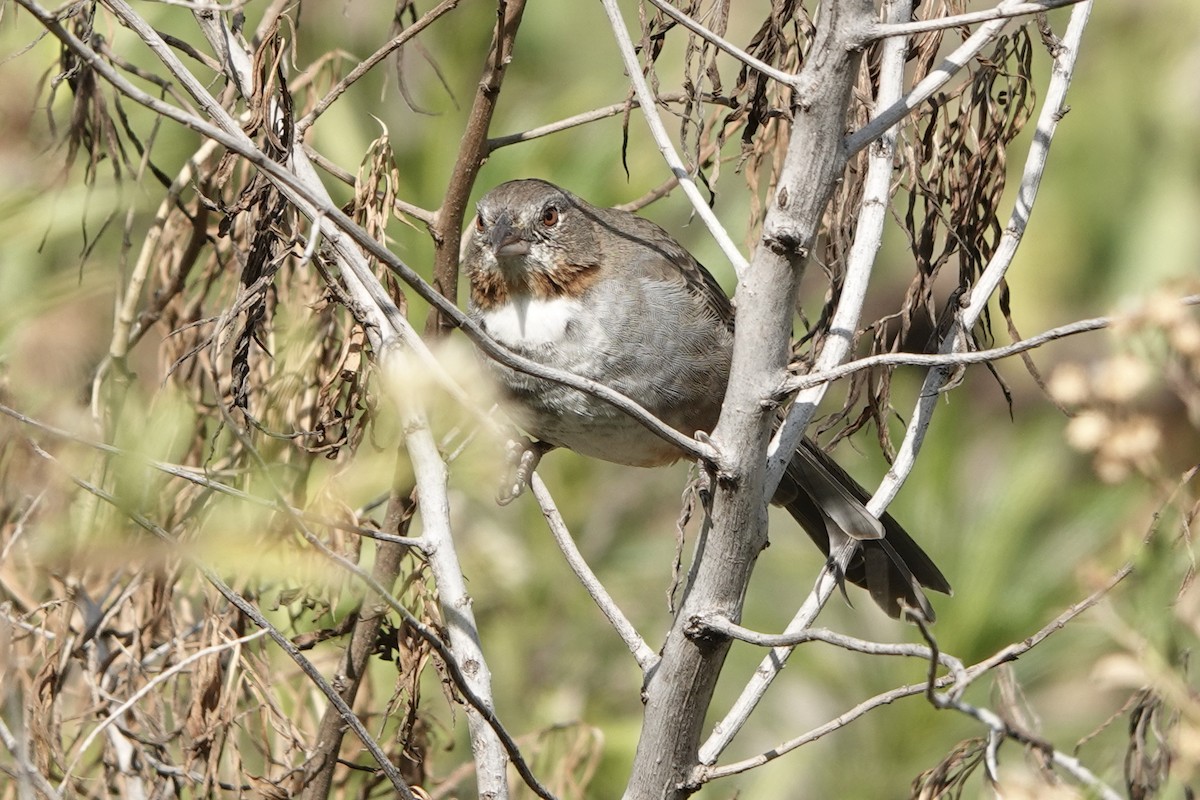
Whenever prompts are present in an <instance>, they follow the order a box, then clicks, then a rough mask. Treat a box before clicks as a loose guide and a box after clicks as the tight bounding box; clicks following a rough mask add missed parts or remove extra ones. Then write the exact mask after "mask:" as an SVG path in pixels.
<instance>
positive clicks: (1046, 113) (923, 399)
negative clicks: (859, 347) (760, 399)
mask: <svg viewBox="0 0 1200 800" xmlns="http://www.w3.org/2000/svg"><path fill="white" fill-rule="evenodd" d="M1091 11H1092V0H1085V2H1082V3H1080V4H1078V5H1076V6H1075V7H1074V9H1072V11H1071V20H1070V23H1069V24H1068V25H1067V31H1066V34H1065V36H1064V37H1063V40H1062V42H1061V46H1060V48H1059V50H1058V52H1057V53H1056V54H1055V56H1054V67H1053V73H1052V75H1051V77H1050V84H1049V86H1048V87H1047V90H1046V99H1045V100H1044V102H1043V105H1042V111H1041V113H1040V114H1039V115H1038V122H1037V128H1036V129H1035V131H1034V134H1033V140H1032V143H1031V144H1030V149H1029V155H1028V157H1027V158H1026V161H1025V169H1024V172H1023V174H1022V177H1021V184H1020V186H1019V187H1018V189H1017V199H1016V203H1015V204H1014V208H1013V211H1012V214H1011V215H1010V216H1009V220H1008V225H1007V227H1006V228H1005V231H1004V235H1003V236H1001V237H1000V244H999V246H998V247H997V248H996V252H995V254H994V255H993V256H992V258H991V261H990V262H989V263H988V265H987V267H986V268H985V269H984V271H983V273H982V274H981V275H980V276H979V280H978V281H976V283H975V285H974V286H973V287H971V292H970V294H969V295H968V296H967V303H966V306H965V307H964V308H963V309H962V311H961V312H960V314H959V316H958V318H957V319H956V320H955V321H954V324H953V325H951V328H950V331H949V332H948V333H947V334H946V336H945V338H944V339H942V343H941V347H940V348H939V352H940V353H943V354H945V353H953V352H956V351H958V350H960V349H961V348H962V347H963V342H964V339H965V336H964V333H965V332H966V331H969V330H971V328H973V327H974V326H975V323H976V322H977V321H978V320H979V317H980V315H981V314H982V313H983V309H984V308H985V307H986V306H987V303H988V301H989V299H990V298H991V296H992V294H993V293H994V292H995V291H996V289H997V288H998V287H999V285H1000V282H1001V281H1002V280H1003V279H1004V275H1005V273H1006V272H1007V271H1008V267H1009V265H1010V264H1012V260H1013V256H1015V255H1016V252H1017V247H1018V245H1020V243H1021V238H1022V237H1023V236H1024V233H1025V226H1026V224H1027V223H1028V221H1029V214H1030V212H1031V211H1032V210H1033V204H1034V201H1035V200H1036V199H1037V191H1038V187H1039V186H1040V185H1041V181H1042V174H1043V172H1044V171H1045V168H1046V158H1047V156H1048V154H1049V151H1050V144H1051V143H1052V142H1053V141H1054V133H1055V131H1056V130H1057V128H1058V123H1059V120H1061V119H1062V117H1063V114H1064V113H1065V109H1066V94H1067V89H1068V87H1069V86H1070V85H1071V76H1072V74H1073V72H1074V69H1075V60H1076V58H1077V57H1078V55H1079V44H1080V41H1081V40H1082V38H1083V31H1084V28H1085V27H1086V26H1087V21H1088V16H1089V15H1090V14H1091ZM948 375H949V370H948V368H947V367H935V368H934V369H932V370H930V371H929V373H928V374H927V375H926V376H925V381H924V384H923V385H922V387H921V393H920V397H919V398H918V400H917V404H916V409H915V411H914V413H913V414H912V417H911V419H910V422H909V425H908V430H907V431H906V432H905V436H904V441H903V443H902V444H901V445H900V449H899V451H898V452H897V453H896V458H895V460H894V461H893V463H892V467H891V469H889V470H888V472H887V474H886V475H885V476H884V479H883V482H882V483H881V484H880V487H879V490H878V491H877V492H876V493H875V496H874V497H872V498H871V502H870V503H869V504H868V505H867V509H868V510H869V511H871V512H872V513H873V514H880V513H882V511H883V509H885V508H887V504H888V503H890V502H891V500H892V498H893V497H895V496H896V492H898V491H899V489H900V486H901V485H902V484H903V483H904V480H905V478H907V477H908V474H909V473H910V472H911V471H912V468H913V464H914V463H915V461H916V456H917V452H918V451H919V450H920V449H921V443H922V442H923V441H924V439H925V432H926V431H927V430H928V428H929V423H930V421H931V419H932V417H933V411H934V409H935V408H936V407H937V401H938V397H939V394H938V392H939V390H940V389H941V388H942V386H943V385H944V384H945V381H946V378H947V377H948Z"/></svg>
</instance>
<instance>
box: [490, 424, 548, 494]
mask: <svg viewBox="0 0 1200 800" xmlns="http://www.w3.org/2000/svg"><path fill="white" fill-rule="evenodd" d="M552 449H554V445H551V444H546V443H545V442H535V441H532V440H530V439H527V438H525V437H524V436H520V437H517V438H515V439H509V441H508V445H507V446H506V447H505V450H506V453H507V461H508V473H507V474H506V475H505V476H504V479H503V480H502V481H501V483H500V488H499V489H498V490H497V491H496V502H497V503H499V504H500V505H502V506H506V505H508V504H509V503H511V502H512V501H513V500H516V499H517V498H518V497H520V496H521V495H522V494H524V493H525V489H526V487H528V486H529V481H530V480H531V479H532V478H533V471H534V470H535V469H537V465H538V462H539V461H541V460H542V456H544V455H545V454H546V453H548V452H549V451H550V450H552Z"/></svg>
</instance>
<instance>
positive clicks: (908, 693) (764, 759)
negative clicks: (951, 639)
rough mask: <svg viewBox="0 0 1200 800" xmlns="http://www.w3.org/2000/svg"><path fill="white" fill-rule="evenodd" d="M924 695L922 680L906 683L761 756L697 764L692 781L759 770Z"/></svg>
mask: <svg viewBox="0 0 1200 800" xmlns="http://www.w3.org/2000/svg"><path fill="white" fill-rule="evenodd" d="M951 680H952V678H951V677H950V676H949V675H947V676H944V677H943V678H942V679H941V682H943V683H949V682H950V681H951ZM924 692H925V682H924V681H922V682H921V683H910V684H908V685H907V686H899V687H897V688H895V689H892V690H891V691H887V692H883V693H882V694H878V695H875V696H874V697H872V698H870V699H869V700H864V701H863V702H861V703H859V704H858V705H856V706H854V708H851V709H849V710H848V711H846V712H845V713H843V714H839V715H838V716H836V717H834V718H833V719H831V720H829V722H826V723H825V724H824V725H821V726H819V727H816V728H813V729H812V730H810V731H808V732H807V733H804V734H802V735H801V736H797V737H795V738H794V739H788V740H787V741H786V742H782V743H780V744H777V745H775V746H774V747H772V748H771V749H770V750H768V751H766V752H765V753H760V754H758V755H756V756H752V757H750V758H747V759H743V760H741V761H735V762H733V763H732V764H723V765H721V766H712V765H709V764H704V763H701V764H700V765H699V766H697V767H696V768H695V769H694V770H693V771H692V779H693V780H694V782H695V783H697V784H701V783H708V782H709V781H714V780H716V779H718V778H727V777H729V776H731V775H738V774H740V773H742V772H748V771H749V770H752V769H755V768H756V767H761V766H762V765H763V764H766V763H768V762H770V761H773V760H775V759H776V758H779V757H780V756H782V755H784V754H785V753H790V752H791V751H793V750H795V749H796V748H798V747H803V746H804V745H806V744H808V743H809V742H814V741H816V740H817V739H820V738H821V737H823V736H827V735H829V734H831V733H833V732H834V731H837V730H840V729H841V728H844V727H846V726H847V725H849V724H850V723H851V722H853V721H854V720H856V719H858V718H860V717H862V716H864V715H866V714H868V713H870V712H871V711H874V710H875V709H876V708H879V707H880V706H886V705H890V704H892V703H894V702H896V701H897V700H901V699H903V698H905V697H912V696H913V695H919V694H923V693H924Z"/></svg>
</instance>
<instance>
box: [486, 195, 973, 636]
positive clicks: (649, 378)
mask: <svg viewBox="0 0 1200 800" xmlns="http://www.w3.org/2000/svg"><path fill="white" fill-rule="evenodd" d="M473 225H474V228H473V230H472V231H471V232H470V235H469V238H468V241H467V243H466V247H465V250H464V269H465V272H466V274H467V276H468V277H469V279H470V282H471V294H470V316H471V318H472V319H474V320H475V321H476V322H477V323H478V324H479V325H480V327H481V328H482V329H483V330H484V331H486V332H487V334H488V335H489V336H491V337H492V338H493V339H495V340H496V341H498V342H500V343H501V344H504V345H505V346H507V347H508V348H510V349H511V350H513V351H515V352H516V353H518V354H520V355H522V356H524V357H526V358H528V359H530V360H532V361H536V362H539V363H541V364H545V365H547V366H550V367H556V368H558V369H562V370H566V371H568V372H572V373H575V374H576V375H580V376H582V377H585V378H590V379H592V380H595V381H598V382H600V383H603V384H605V385H607V386H609V387H611V388H613V389H615V390H617V391H619V392H621V393H622V394H624V395H626V396H628V397H630V398H632V399H633V400H636V401H637V402H638V403H640V404H641V405H642V406H643V407H644V408H646V409H647V410H649V411H650V412H652V413H653V414H654V415H655V416H657V417H658V418H659V419H661V420H662V421H663V422H665V423H666V424H668V425H670V426H671V427H673V428H675V429H676V430H678V431H680V432H682V433H684V434H686V435H688V436H692V435H694V434H695V433H696V432H697V431H705V432H711V431H712V429H713V427H714V426H715V425H716V423H717V417H718V415H719V413H720V410H721V402H722V400H723V399H724V396H725V388H726V386H727V384H728V382H729V365H730V358H731V353H732V348H733V325H734V313H733V307H732V305H731V303H730V302H729V298H728V297H726V295H725V293H724V291H722V289H721V287H720V286H719V285H718V284H717V282H716V280H715V279H714V278H713V277H712V275H710V274H709V272H708V271H707V270H705V269H704V267H703V266H701V265H700V264H699V263H698V262H697V261H696V259H694V258H693V257H692V256H691V254H690V253H688V251H687V250H685V249H684V248H683V247H682V246H681V245H680V244H679V243H678V242H676V241H675V240H674V239H673V238H671V236H670V235H669V234H668V233H667V232H666V231H664V230H663V229H662V228H660V227H659V226H657V225H655V224H654V223H652V222H650V221H649V220H646V219H643V218H642V217H639V216H637V215H635V214H631V213H629V212H627V211H620V210H617V209H612V208H597V207H596V206H593V205H591V204H590V203H588V202H586V201H585V200H582V199H581V198H579V197H576V196H575V195H574V194H571V193H570V192H568V191H566V190H565V189H561V188H559V187H558V186H555V185H554V184H552V183H548V182H546V181H542V180H533V179H527V180H517V181H510V182H508V183H504V184H501V185H500V186H497V187H496V188H495V189H493V190H491V191H490V192H488V193H487V194H486V195H484V197H483V198H482V199H480V201H479V204H478V213H477V214H476V217H475V220H474V223H473ZM489 365H490V367H491V370H492V371H493V372H494V374H495V375H496V377H497V378H498V381H499V384H500V386H501V388H502V391H503V393H504V395H505V396H506V398H507V401H508V405H509V411H510V413H511V414H512V416H513V418H514V419H515V421H516V422H517V423H518V424H519V425H520V426H521V427H523V428H524V429H525V431H526V432H527V433H529V434H530V435H532V436H534V437H536V438H537V439H538V440H539V441H540V442H541V443H543V444H542V445H541V447H542V448H544V449H549V447H551V446H556V447H566V448H568V449H571V450H574V451H575V452H577V453H582V454H583V455H587V456H592V457H594V458H600V459H604V460H606V461H612V462H616V463H618V464H628V465H632V466H641V467H653V466H658V465H663V464H670V463H673V462H675V461H677V460H678V459H679V458H680V457H681V455H682V453H681V452H680V451H679V450H678V449H677V448H676V447H675V446H673V445H671V444H670V443H668V442H666V441H665V440H663V439H661V438H659V437H657V436H655V435H653V434H652V433H650V432H649V431H647V430H646V428H645V427H643V426H642V425H641V424H640V423H639V422H637V421H636V420H634V419H633V418H631V417H630V416H628V415H627V414H625V413H624V412H622V411H620V410H618V409H616V408H615V407H613V406H612V405H610V404H609V403H607V402H605V401H603V400H600V399H598V398H595V397H592V396H591V395H588V394H585V393H583V392H580V391H578V390H576V389H571V388H568V387H566V386H563V385H561V384H558V383H554V382H552V381H547V380H544V379H540V378H534V377H531V376H529V375H526V374H524V373H521V372H518V371H516V370H513V369H511V368H509V367H506V366H503V365H501V364H497V363H495V362H490V361H489ZM538 455H540V452H539V453H538ZM867 499H868V495H867V493H866V492H865V490H864V489H863V488H862V487H861V486H859V485H858V484H857V483H856V482H855V481H854V479H852V478H851V477H850V476H849V475H847V474H846V473H845V472H844V471H843V470H842V469H841V468H840V467H838V465H837V464H835V463H834V462H833V460H832V459H831V458H829V456H827V455H826V454H825V453H824V452H822V451H821V450H819V449H818V448H817V447H816V446H815V445H814V444H813V443H812V442H811V441H809V440H807V439H806V440H805V441H804V443H803V445H802V446H801V447H800V448H799V449H798V450H797V452H796V453H795V455H794V456H793V458H792V460H791V463H790V465H789V467H788V469H787V472H786V474H785V476H784V478H783V480H782V482H781V484H780V486H779V489H778V490H777V492H776V494H775V497H774V500H775V502H776V503H779V504H781V505H783V506H784V507H785V508H787V510H788V511H789V512H790V513H791V514H792V516H793V517H795V518H796V520H797V521H798V522H799V523H800V524H801V526H802V527H803V528H804V530H805V531H806V532H807V533H808V535H809V536H810V537H812V539H813V541H814V542H816V544H817V546H818V547H820V548H821V550H822V551H823V552H824V553H825V554H826V555H827V556H828V554H829V541H830V531H831V530H832V531H834V532H835V533H836V532H839V531H840V532H841V533H844V534H845V535H846V536H850V537H852V538H854V539H858V540H860V541H861V543H862V546H861V548H860V550H859V552H858V554H857V555H856V556H855V558H854V559H853V560H852V561H851V563H850V565H849V566H848V568H847V570H846V574H845V577H846V578H847V579H848V580H850V581H851V582H853V583H855V584H858V585H859V586H863V587H865V588H866V589H867V590H868V591H869V592H870V593H871V596H872V597H873V598H874V599H875V601H876V602H877V603H879V605H880V606H881V607H882V608H883V609H884V610H885V611H886V612H887V613H888V614H890V615H891V616H893V617H898V616H899V615H900V613H901V611H902V610H903V609H904V608H905V607H907V608H910V609H913V610H915V611H916V612H917V613H920V614H922V615H923V616H924V617H925V618H927V619H930V620H932V619H933V609H932V608H931V607H930V605H929V601H928V599H927V598H926V597H925V595H924V593H923V592H922V590H921V587H925V588H928V589H933V590H936V591H939V592H946V593H949V591H950V585H949V583H948V582H947V581H946V578H945V577H944V576H943V575H942V573H941V572H940V571H939V570H938V568H937V566H936V565H934V563H933V561H932V560H931V559H930V558H929V556H927V555H926V554H925V552H924V551H923V550H921V548H920V547H919V546H918V545H917V544H916V542H914V541H913V540H912V539H911V538H910V537H909V535H908V534H907V533H906V532H905V531H904V529H903V528H902V527H900V525H899V523H897V522H896V521H895V520H894V519H892V517H891V516H890V515H887V514H885V515H884V517H883V519H882V520H880V519H876V518H875V517H874V516H872V515H871V514H869V513H868V512H867V510H866V508H865V507H864V506H863V503H864V502H866V500H867Z"/></svg>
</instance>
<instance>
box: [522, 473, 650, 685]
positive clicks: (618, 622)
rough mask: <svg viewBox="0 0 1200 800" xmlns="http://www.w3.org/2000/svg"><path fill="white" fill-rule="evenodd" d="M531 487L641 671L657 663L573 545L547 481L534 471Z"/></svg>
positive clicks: (582, 579)
mask: <svg viewBox="0 0 1200 800" xmlns="http://www.w3.org/2000/svg"><path fill="white" fill-rule="evenodd" d="M530 488H532V489H533V496H534V497H535V498H537V502H538V505H539V506H541V509H542V516H544V517H545V518H546V524H547V525H548V526H549V527H550V533H551V534H552V535H553V536H554V541H555V542H556V543H557V544H558V547H559V549H560V550H562V553H563V556H564V557H565V558H566V560H567V565H568V566H570V567H571V569H572V571H574V573H575V575H576V577H578V578H579V582H580V583H582V584H583V588H584V589H586V590H587V593H588V594H589V595H591V597H592V600H594V601H595V602H596V605H597V606H599V608H600V611H601V612H602V613H603V614H604V616H605V617H607V618H608V621H609V623H610V624H611V625H612V626H613V628H614V629H615V630H616V632H617V635H618V636H620V637H621V640H622V641H623V642H625V646H626V647H628V648H629V652H630V653H632V654H633V657H634V659H635V660H636V661H637V663H638V666H639V667H641V668H642V672H649V671H650V670H651V669H652V668H653V667H654V665H655V664H656V663H658V654H656V653H655V652H654V651H653V650H652V649H651V648H650V646H649V645H648V644H646V640H645V639H643V638H642V636H641V634H639V633H638V632H637V628H635V627H633V623H631V622H630V621H629V618H628V617H626V616H625V614H624V613H622V611H621V609H620V607H619V606H618V605H617V603H616V601H615V600H613V599H612V595H610V594H609V593H608V590H607V589H605V588H604V584H602V583H601V582H600V579H599V578H597V577H596V573H594V572H592V568H591V567H589V566H588V564H587V561H585V560H584V558H583V554H582V553H580V552H579V548H578V547H576V546H575V540H574V539H573V538H571V532H570V531H569V530H567V524H566V522H564V521H563V518H562V514H560V513H559V512H558V506H557V505H555V503H554V498H553V497H552V496H551V495H550V490H549V489H547V488H546V484H545V483H544V482H543V481H542V479H541V476H539V475H538V474H537V473H534V475H533V479H532V480H531V481H530Z"/></svg>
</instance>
